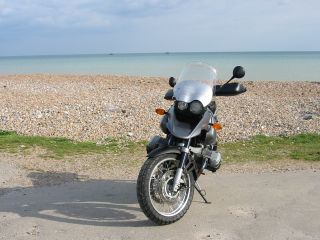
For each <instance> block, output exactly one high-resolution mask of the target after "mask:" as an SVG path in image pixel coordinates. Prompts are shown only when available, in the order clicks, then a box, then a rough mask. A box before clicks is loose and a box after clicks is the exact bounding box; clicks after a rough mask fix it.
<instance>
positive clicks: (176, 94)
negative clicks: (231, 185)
mask: <svg viewBox="0 0 320 240" xmlns="http://www.w3.org/2000/svg"><path fill="white" fill-rule="evenodd" d="M244 75H245V71H244V69H243V67H241V66H237V67H235V68H234V70H233V76H232V77H231V78H230V80H229V81H227V82H226V83H225V84H223V85H217V72H216V70H215V69H214V68H213V67H211V66H209V65H207V64H204V63H192V64H189V65H187V67H185V68H184V69H183V71H182V72H181V74H180V76H179V78H178V80H177V81H176V79H175V78H173V77H171V78H170V79H169V85H170V86H171V87H172V89H169V90H168V91H167V93H166V94H165V97H164V98H165V99H167V100H172V101H173V104H172V105H171V107H170V108H169V109H168V110H167V111H166V110H165V109H162V108H158V109H156V113H157V114H159V115H161V116H163V117H162V119H161V121H160V128H161V130H162V132H163V133H164V134H165V136H166V137H161V136H154V137H153V138H151V140H150V141H149V143H148V145H147V147H146V148H147V160H146V161H145V162H144V164H143V166H142V167H141V170H140V172H139V176H138V180H137V198H138V202H139V205H140V208H141V209H142V210H143V212H144V214H145V215H146V216H147V217H148V218H149V219H150V220H152V221H153V222H154V223H156V224H159V225H165V224H171V223H174V222H176V221H178V220H179V219H181V218H182V217H183V216H184V214H185V213H186V212H187V211H188V209H189V207H190V205H191V202H192V199H193V195H194V189H196V191H197V192H198V193H199V194H200V196H201V197H202V198H203V200H204V201H205V202H206V203H209V202H208V200H207V199H206V197H205V192H204V190H202V189H201V187H200V186H199V184H198V179H199V177H200V176H201V174H203V173H204V171H205V170H208V171H212V172H216V171H217V170H218V169H219V167H220V165H221V154H220V153H219V152H218V149H217V147H218V146H217V145H218V144H217V131H219V130H221V129H222V126H221V124H220V123H219V122H218V119H217V116H216V115H215V111H216V104H215V100H214V96H233V95H237V94H241V93H244V92H246V88H245V87H244V86H243V85H242V84H239V83H235V82H232V83H230V81H231V80H233V79H234V78H242V77H244Z"/></svg>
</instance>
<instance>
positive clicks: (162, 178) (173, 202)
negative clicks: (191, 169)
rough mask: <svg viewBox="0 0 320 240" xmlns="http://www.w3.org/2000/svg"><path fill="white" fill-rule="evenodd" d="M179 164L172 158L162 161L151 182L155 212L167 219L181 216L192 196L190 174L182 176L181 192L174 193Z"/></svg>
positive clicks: (154, 171) (156, 168)
mask: <svg viewBox="0 0 320 240" xmlns="http://www.w3.org/2000/svg"><path fill="white" fill-rule="evenodd" d="M177 164H178V161H177V160H176V159H175V158H172V157H171V158H165V159H163V160H161V161H160V162H159V163H158V164H157V165H156V166H155V167H154V169H153V171H152V173H151V176H150V180H149V196H150V201H151V204H152V206H153V208H154V209H155V211H157V212H158V213H159V214H161V215H163V216H166V217H171V216H175V215H177V214H179V213H180V212H181V211H182V210H183V209H184V207H185V206H186V204H187V202H188V199H189V196H190V188H191V186H190V185H191V179H190V176H189V174H185V173H184V174H182V178H181V179H182V181H181V183H180V189H179V191H178V192H173V191H172V183H173V179H174V175H175V172H176V169H177Z"/></svg>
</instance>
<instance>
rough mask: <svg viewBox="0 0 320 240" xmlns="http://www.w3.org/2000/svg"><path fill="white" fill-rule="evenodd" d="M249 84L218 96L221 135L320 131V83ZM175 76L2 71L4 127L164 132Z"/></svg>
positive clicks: (142, 136) (144, 135) (95, 134)
mask: <svg viewBox="0 0 320 240" xmlns="http://www.w3.org/2000/svg"><path fill="white" fill-rule="evenodd" d="M243 84H244V85H245V86H246V87H247V90H248V91H247V92H246V93H244V94H241V95H239V96H234V97H217V98H216V101H217V106H218V110H217V114H218V118H219V120H220V122H221V123H222V125H223V130H222V131H221V132H220V133H219V136H220V141H222V142H225V141H234V140H238V139H246V138H248V137H250V136H253V135H256V134H264V135H291V134H297V133H305V132H313V133H320V84H318V83H316V82H264V81H259V82H251V81H250V82H249V81H243ZM167 89H169V85H168V80H167V79H166V78H160V77H129V76H109V75H49V74H33V75H9V76H5V75H3V76H0V129H3V130H14V131H17V132H18V133H21V134H26V135H42V136H59V137H67V138H70V139H74V140H80V141H86V140H92V141H100V140H102V139H105V138H109V137H117V138H118V137H125V138H129V139H132V140H147V139H149V138H150V137H151V136H153V135H155V134H159V133H160V129H159V127H158V126H159V121H160V117H159V116H158V115H156V114H155V112H154V109H155V108H157V107H164V108H167V107H169V106H170V105H171V102H169V101H166V100H164V99H163V96H164V94H165V93H166V91H167Z"/></svg>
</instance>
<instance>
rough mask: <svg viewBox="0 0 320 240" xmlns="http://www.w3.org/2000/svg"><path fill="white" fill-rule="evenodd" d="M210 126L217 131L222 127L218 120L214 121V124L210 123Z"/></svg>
mask: <svg viewBox="0 0 320 240" xmlns="http://www.w3.org/2000/svg"><path fill="white" fill-rule="evenodd" d="M212 128H214V129H215V130H217V131H219V130H221V129H222V125H221V124H220V123H218V122H215V123H214V124H212Z"/></svg>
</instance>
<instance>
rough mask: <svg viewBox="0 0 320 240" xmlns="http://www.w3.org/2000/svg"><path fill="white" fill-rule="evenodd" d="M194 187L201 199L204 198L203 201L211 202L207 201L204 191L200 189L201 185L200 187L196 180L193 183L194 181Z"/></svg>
mask: <svg viewBox="0 0 320 240" xmlns="http://www.w3.org/2000/svg"><path fill="white" fill-rule="evenodd" d="M194 187H195V189H196V190H197V192H198V193H199V194H200V196H201V197H202V199H203V200H204V202H205V203H207V204H211V202H209V201H208V200H207V199H206V197H205V195H206V191H205V190H202V189H201V187H200V185H199V183H198V182H195V183H194Z"/></svg>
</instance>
